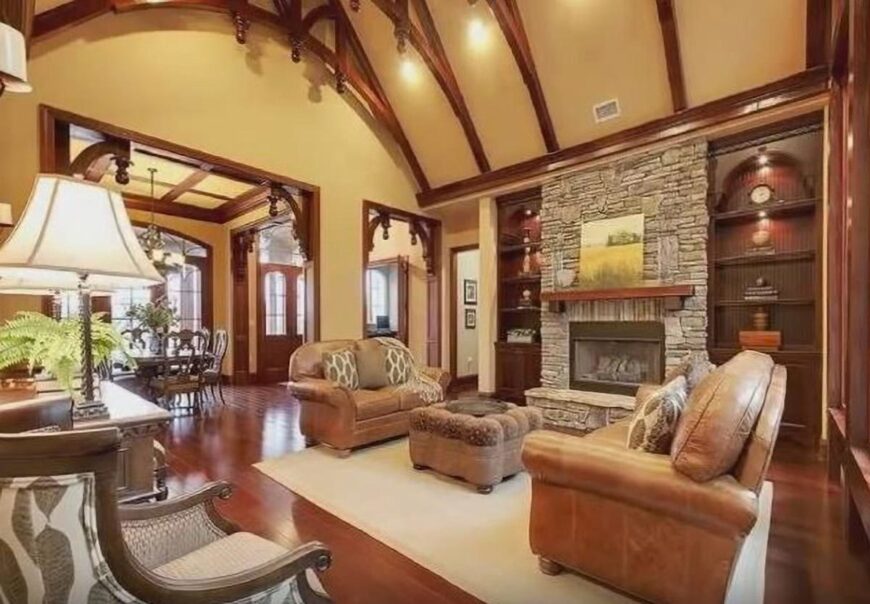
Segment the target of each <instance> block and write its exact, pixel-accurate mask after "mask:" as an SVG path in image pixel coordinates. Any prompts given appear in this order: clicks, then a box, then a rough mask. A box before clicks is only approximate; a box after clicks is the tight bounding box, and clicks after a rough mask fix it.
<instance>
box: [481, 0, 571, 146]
mask: <svg viewBox="0 0 870 604" xmlns="http://www.w3.org/2000/svg"><path fill="white" fill-rule="evenodd" d="M488 2H489V6H490V8H491V9H492V12H493V14H494V15H495V18H496V21H498V25H499V27H500V28H501V31H502V33H503V34H504V37H505V39H506V40H507V43H508V46H510V49H511V52H512V53H513V55H514V59H515V60H516V63H517V67H518V68H519V70H520V73H521V74H522V76H523V81H524V82H525V84H526V88H528V89H529V97H530V98H531V100H532V106H533V107H534V108H535V115H536V116H537V118H538V125H539V126H540V128H541V136H543V137H544V145H545V146H546V148H547V151H549V152H550V153H553V152H555V151H558V150H559V141H558V139H557V138H556V130H555V128H554V127H553V120H552V118H551V117H550V110H549V109H548V108H547V101H546V99H545V98H544V90H543V88H541V81H540V79H539V78H538V70H537V69H536V68H535V60H534V58H533V57H532V49H531V46H529V38H528V36H526V29H525V27H524V26H523V20H522V17H521V16H520V9H519V7H518V6H517V3H516V0H488Z"/></svg>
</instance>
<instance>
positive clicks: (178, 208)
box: [121, 192, 223, 224]
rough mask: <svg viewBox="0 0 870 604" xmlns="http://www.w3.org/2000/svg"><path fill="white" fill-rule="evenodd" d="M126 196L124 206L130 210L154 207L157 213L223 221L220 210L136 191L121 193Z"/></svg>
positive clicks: (208, 220)
mask: <svg viewBox="0 0 870 604" xmlns="http://www.w3.org/2000/svg"><path fill="white" fill-rule="evenodd" d="M121 196H122V197H123V198H124V206H125V207H126V208H127V209H129V210H141V211H143V212H150V211H151V210H152V208H153V210H154V212H155V213H157V214H164V215H166V216H177V217H179V218H190V219H191V220H202V221H205V222H215V223H218V224H220V223H222V222H223V220H222V217H221V214H220V212H217V211H214V210H210V209H208V208H201V207H199V206H192V205H188V204H186V203H176V202H171V201H163V200H162V199H151V198H150V197H146V196H145V195H137V194H135V193H124V192H122V193H121Z"/></svg>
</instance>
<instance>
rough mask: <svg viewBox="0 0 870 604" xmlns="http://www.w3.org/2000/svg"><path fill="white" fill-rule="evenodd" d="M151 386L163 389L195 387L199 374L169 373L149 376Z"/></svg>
mask: <svg viewBox="0 0 870 604" xmlns="http://www.w3.org/2000/svg"><path fill="white" fill-rule="evenodd" d="M148 383H149V385H150V386H151V388H154V389H157V390H163V388H164V387H165V388H169V389H171V390H175V389H185V388H190V389H194V390H195V389H196V387H197V386H198V385H199V376H194V375H170V376H168V377H166V376H160V377H155V378H151V381H150V382H148Z"/></svg>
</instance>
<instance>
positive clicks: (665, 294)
mask: <svg viewBox="0 0 870 604" xmlns="http://www.w3.org/2000/svg"><path fill="white" fill-rule="evenodd" d="M694 295H695V286H694V285H640V286H638V287H623V288H618V289H562V290H556V291H551V292H541V301H542V302H547V303H549V305H550V311H551V312H565V303H566V302H588V301H595V300H634V299H638V298H662V299H664V301H665V306H666V307H667V308H669V309H673V308H681V307H682V305H683V299H684V298H688V297H690V296H694Z"/></svg>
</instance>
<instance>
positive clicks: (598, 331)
mask: <svg viewBox="0 0 870 604" xmlns="http://www.w3.org/2000/svg"><path fill="white" fill-rule="evenodd" d="M664 335H665V334H664V326H663V325H662V324H661V323H654V322H647V321H613V322H593V323H571V345H570V363H571V380H570V381H571V388H573V389H576V390H592V391H595V392H612V393H619V394H634V392H635V390H637V387H638V385H640V384H642V383H656V384H658V383H660V382H661V380H662V378H663V377H664Z"/></svg>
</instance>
